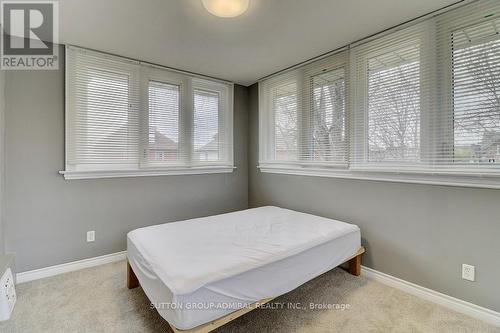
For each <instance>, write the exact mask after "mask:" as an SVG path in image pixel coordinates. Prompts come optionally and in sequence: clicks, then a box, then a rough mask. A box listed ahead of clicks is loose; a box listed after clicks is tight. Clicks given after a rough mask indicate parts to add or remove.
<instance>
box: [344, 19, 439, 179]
mask: <svg viewBox="0 0 500 333" xmlns="http://www.w3.org/2000/svg"><path fill="white" fill-rule="evenodd" d="M427 29H429V26H428V24H427V23H425V22H424V23H422V24H419V25H416V26H414V27H410V28H408V29H405V30H403V31H399V32H396V33H393V34H391V35H389V36H385V37H384V38H380V39H376V40H373V41H371V42H368V43H366V44H362V45H360V46H356V47H354V48H353V49H352V58H353V63H352V66H353V73H354V76H355V86H354V96H355V100H354V111H353V112H354V114H355V117H354V118H355V122H354V130H353V135H354V139H353V142H354V145H353V154H352V161H351V162H352V165H353V166H354V167H357V168H368V169H378V168H407V167H411V166H421V165H422V162H423V161H424V159H425V156H426V152H425V149H426V148H427V147H428V138H427V137H425V134H424V133H425V130H422V122H423V121H425V120H426V117H427V115H428V112H429V111H430V110H429V108H432V107H434V105H435V104H434V103H433V102H432V101H431V100H430V98H429V97H430V95H429V94H428V93H427V92H429V91H432V87H433V86H434V82H433V81H432V73H431V71H430V68H432V59H431V57H430V56H429V55H430V54H432V53H431V52H430V50H429V48H430V47H429V43H430V41H429V40H426V39H429V35H428V34H427Z"/></svg>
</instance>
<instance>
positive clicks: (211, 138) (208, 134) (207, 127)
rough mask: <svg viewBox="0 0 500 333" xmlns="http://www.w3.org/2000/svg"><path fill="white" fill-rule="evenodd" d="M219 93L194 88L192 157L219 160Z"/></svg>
mask: <svg viewBox="0 0 500 333" xmlns="http://www.w3.org/2000/svg"><path fill="white" fill-rule="evenodd" d="M219 102H220V101H219V93H218V92H213V91H206V90H201V89H195V90H194V136H193V140H194V159H195V160H196V161H200V162H208V161H217V160H219V153H220V148H219Z"/></svg>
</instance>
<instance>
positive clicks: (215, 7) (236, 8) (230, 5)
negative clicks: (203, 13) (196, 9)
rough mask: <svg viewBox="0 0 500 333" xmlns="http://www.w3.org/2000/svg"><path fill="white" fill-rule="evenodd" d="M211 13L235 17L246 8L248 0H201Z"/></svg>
mask: <svg viewBox="0 0 500 333" xmlns="http://www.w3.org/2000/svg"><path fill="white" fill-rule="evenodd" d="M201 1H202V2H203V6H205V8H206V10H208V11H209V12H210V13H211V14H213V15H215V16H219V17H236V16H239V15H241V14H243V13H244V12H246V11H247V9H248V3H249V2H250V0H201Z"/></svg>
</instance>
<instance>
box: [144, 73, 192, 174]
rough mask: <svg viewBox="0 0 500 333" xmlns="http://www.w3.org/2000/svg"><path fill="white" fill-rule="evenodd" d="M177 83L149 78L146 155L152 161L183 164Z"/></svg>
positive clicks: (162, 163)
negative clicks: (150, 79)
mask: <svg viewBox="0 0 500 333" xmlns="http://www.w3.org/2000/svg"><path fill="white" fill-rule="evenodd" d="M180 91H181V89H180V86H179V85H175V84H169V83H164V82H158V81H149V80H148V101H149V114H148V124H149V136H148V145H147V148H146V151H145V152H144V153H145V157H146V160H147V162H148V163H150V164H151V165H182V164H184V160H183V156H182V154H181V151H180V147H181V137H182V136H181V135H180V134H181V133H180V128H179V125H180V121H179V120H180V117H179V114H180V110H181V95H180Z"/></svg>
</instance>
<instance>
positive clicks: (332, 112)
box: [311, 68, 347, 162]
mask: <svg viewBox="0 0 500 333" xmlns="http://www.w3.org/2000/svg"><path fill="white" fill-rule="evenodd" d="M311 85H312V88H311V91H312V98H313V103H312V105H313V108H312V121H313V126H312V127H313V134H312V159H313V160H314V161H334V162H346V157H347V156H346V152H347V146H346V143H347V141H346V131H345V120H346V117H345V108H346V100H345V99H346V86H345V70H344V68H339V69H335V70H331V71H327V72H324V73H321V74H316V75H314V76H312V77H311Z"/></svg>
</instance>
